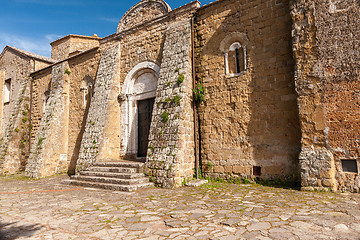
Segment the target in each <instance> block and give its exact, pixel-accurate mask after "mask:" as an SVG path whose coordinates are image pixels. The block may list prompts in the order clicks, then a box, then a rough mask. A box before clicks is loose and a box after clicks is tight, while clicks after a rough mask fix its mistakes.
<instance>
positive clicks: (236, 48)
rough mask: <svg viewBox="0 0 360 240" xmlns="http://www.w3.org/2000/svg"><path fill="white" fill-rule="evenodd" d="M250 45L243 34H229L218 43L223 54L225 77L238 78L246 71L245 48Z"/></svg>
mask: <svg viewBox="0 0 360 240" xmlns="http://www.w3.org/2000/svg"><path fill="white" fill-rule="evenodd" d="M249 44H250V42H249V39H248V38H247V36H246V34H245V33H241V32H233V33H229V34H228V35H227V36H226V37H225V38H224V39H223V40H222V41H221V43H220V51H221V52H222V53H223V54H224V62H225V75H226V76H230V77H231V76H238V75H240V74H241V73H243V72H244V71H246V70H247V52H246V49H247V46H248V45H249Z"/></svg>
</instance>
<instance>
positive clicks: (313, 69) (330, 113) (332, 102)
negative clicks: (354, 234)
mask: <svg viewBox="0 0 360 240" xmlns="http://www.w3.org/2000/svg"><path fill="white" fill-rule="evenodd" d="M291 13H292V17H293V49H294V56H295V58H296V62H297V65H296V67H297V69H296V70H297V71H296V74H295V76H296V79H295V80H296V91H297V92H298V94H299V98H298V105H299V111H300V113H299V114H300V120H301V128H302V153H301V156H300V163H301V173H302V186H303V187H304V189H319V190H322V189H326V188H330V189H332V190H343V191H344V190H346V191H354V192H358V191H359V187H360V179H359V177H358V173H347V172H344V171H343V169H342V165H341V160H344V159H353V160H355V161H358V158H359V153H358V149H359V143H358V138H357V136H358V135H359V128H358V125H359V120H358V117H357V113H358V104H359V103H358V102H359V101H358V97H357V92H358V91H359V89H358V87H357V84H355V82H356V81H357V80H359V72H360V71H359V67H358V66H359V64H358V62H359V59H360V54H359V52H358V51H356V50H354V49H356V46H357V45H358V44H359V41H360V35H359V25H358V22H359V20H360V19H359V16H360V15H359V2H358V1H355V0H354V1H352V0H349V1H341V2H340V1H330V2H327V1H325V2H324V1H317V0H315V1H300V0H299V1H293V2H292V6H291ZM357 164H358V166H359V162H357Z"/></svg>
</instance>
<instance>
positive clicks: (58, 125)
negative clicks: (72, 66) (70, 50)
mask: <svg viewBox="0 0 360 240" xmlns="http://www.w3.org/2000/svg"><path fill="white" fill-rule="evenodd" d="M67 69H69V66H68V63H67V62H61V63H58V64H56V65H54V66H53V67H52V72H51V76H52V77H51V83H50V85H51V88H50V93H49V99H48V101H47V102H46V103H45V112H44V113H43V117H42V118H41V121H40V124H39V128H38V130H37V132H36V137H35V140H34V141H33V143H32V145H31V152H30V157H29V160H28V164H27V166H26V170H25V175H26V176H28V177H32V178H41V177H46V176H51V175H53V174H56V173H61V172H66V171H67V168H68V159H67V155H68V133H69V132H68V129H69V89H70V78H69V74H68V73H67V71H66V70H67Z"/></svg>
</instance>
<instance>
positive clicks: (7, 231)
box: [0, 221, 42, 240]
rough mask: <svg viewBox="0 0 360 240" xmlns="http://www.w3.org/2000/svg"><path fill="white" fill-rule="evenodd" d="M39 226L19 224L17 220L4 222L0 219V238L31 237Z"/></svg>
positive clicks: (5, 239)
mask: <svg viewBox="0 0 360 240" xmlns="http://www.w3.org/2000/svg"><path fill="white" fill-rule="evenodd" d="M41 228H42V226H41V225H40V224H31V225H19V222H12V223H4V222H1V221H0V240H12V239H17V238H20V237H31V236H33V235H34V233H35V232H37V231H39V230H40V229H41Z"/></svg>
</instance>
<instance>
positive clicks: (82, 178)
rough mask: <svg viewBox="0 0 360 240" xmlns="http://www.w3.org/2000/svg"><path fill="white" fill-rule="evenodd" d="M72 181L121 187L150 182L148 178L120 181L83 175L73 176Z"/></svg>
mask: <svg viewBox="0 0 360 240" xmlns="http://www.w3.org/2000/svg"><path fill="white" fill-rule="evenodd" d="M71 180H78V181H89V182H100V183H110V184H119V185H137V184H143V183H147V182H149V179H148V178H146V177H143V178H135V179H120V178H108V177H95V176H83V175H75V176H71Z"/></svg>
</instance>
